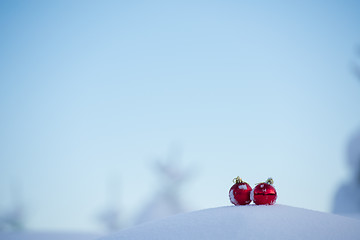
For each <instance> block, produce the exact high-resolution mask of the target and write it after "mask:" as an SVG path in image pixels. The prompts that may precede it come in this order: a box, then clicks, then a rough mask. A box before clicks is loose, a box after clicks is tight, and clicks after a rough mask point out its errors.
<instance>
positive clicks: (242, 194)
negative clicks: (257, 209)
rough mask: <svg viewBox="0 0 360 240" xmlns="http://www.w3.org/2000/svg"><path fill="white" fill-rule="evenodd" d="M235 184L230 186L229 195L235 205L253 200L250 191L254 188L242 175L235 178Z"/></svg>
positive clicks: (245, 203)
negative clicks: (242, 178)
mask: <svg viewBox="0 0 360 240" xmlns="http://www.w3.org/2000/svg"><path fill="white" fill-rule="evenodd" d="M234 182H235V184H234V185H233V186H232V187H231V188H230V191H229V197H230V201H231V203H232V204H234V205H247V204H249V203H250V202H251V199H250V192H251V190H252V188H251V187H250V185H249V184H247V183H246V182H244V181H243V180H241V178H240V177H237V178H235V179H234Z"/></svg>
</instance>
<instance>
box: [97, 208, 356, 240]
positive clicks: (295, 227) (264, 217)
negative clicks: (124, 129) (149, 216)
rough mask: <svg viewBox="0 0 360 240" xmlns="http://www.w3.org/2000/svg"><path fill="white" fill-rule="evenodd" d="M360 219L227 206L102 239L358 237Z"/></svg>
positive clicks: (121, 232) (169, 219)
mask: <svg viewBox="0 0 360 240" xmlns="http://www.w3.org/2000/svg"><path fill="white" fill-rule="evenodd" d="M359 236H360V221H359V220H356V219H352V218H347V217H343V216H338V215H334V214H330V213H322V212H317V211H312V210H306V209H302V208H295V207H289V206H285V205H279V204H276V205H272V206H256V205H254V204H251V205H247V206H227V207H219V208H212V209H206V210H201V211H195V212H190V213H184V214H178V215H175V216H171V217H168V218H164V219H161V220H157V221H152V222H148V223H145V224H142V225H138V226H134V227H132V228H128V229H125V230H122V231H120V232H118V233H116V234H113V235H111V236H108V237H104V238H101V239H100V240H123V239H127V240H140V239H141V240H143V239H147V240H155V239H157V240H159V239H170V240H180V239H181V240H183V239H187V240H195V239H196V240H198V239H206V240H223V239H253V240H255V239H259V240H264V239H267V240H271V239H276V240H288V239H292V240H296V239H306V240H312V239H314V240H315V239H316V240H322V239H323V240H329V239H332V240H336V239H339V240H345V239H359Z"/></svg>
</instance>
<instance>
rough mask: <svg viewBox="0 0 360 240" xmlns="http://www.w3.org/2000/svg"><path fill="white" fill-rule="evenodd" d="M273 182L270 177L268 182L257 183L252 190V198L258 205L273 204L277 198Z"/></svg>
mask: <svg viewBox="0 0 360 240" xmlns="http://www.w3.org/2000/svg"><path fill="white" fill-rule="evenodd" d="M273 183H274V181H273V179H272V178H269V179H268V180H266V182H263V183H259V184H258V185H256V187H254V189H253V190H252V191H251V200H252V201H254V203H255V204H256V205H273V204H274V203H275V202H276V198H277V193H276V190H275V188H274V187H273V186H272V184H273Z"/></svg>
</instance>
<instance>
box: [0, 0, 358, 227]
mask: <svg viewBox="0 0 360 240" xmlns="http://www.w3.org/2000/svg"><path fill="white" fill-rule="evenodd" d="M359 11H360V3H359V2H358V1H317V2H316V3H314V1H298V3H290V2H288V1H171V2H169V1H128V2H125V1H2V2H1V3H0V36H1V37H0V53H1V54H0V111H1V118H0V143H1V148H0V164H1V165H0V166H1V167H0V194H1V196H2V200H1V201H0V210H1V209H5V208H6V207H8V206H10V205H11V204H10V203H11V200H10V199H11V197H10V185H12V184H17V185H20V186H21V189H22V196H23V200H24V203H25V205H26V207H27V210H28V212H29V219H28V220H29V228H31V229H59V230H76V229H80V230H93V229H97V228H98V227H97V222H96V220H94V218H95V215H96V214H97V213H98V212H99V211H101V210H102V209H103V208H104V206H105V205H106V204H107V201H108V185H109V182H113V181H114V182H117V184H118V185H119V206H120V207H121V208H122V209H123V213H124V217H125V218H129V219H131V218H132V217H133V216H134V215H136V213H138V211H139V210H140V208H141V207H142V206H143V204H145V203H146V201H147V200H148V199H149V198H150V197H151V195H152V194H154V193H155V192H156V182H157V179H156V176H154V171H153V170H152V168H151V167H152V164H153V161H154V159H155V158H158V157H160V158H161V157H166V155H167V154H168V152H169V149H171V148H172V146H177V147H179V148H181V149H182V153H183V154H182V163H181V164H180V165H182V166H183V167H184V168H194V169H196V170H194V171H195V173H196V176H195V177H193V179H192V180H191V183H189V184H187V185H184V188H183V195H182V197H183V200H184V202H185V203H187V204H188V205H189V208H191V209H202V208H208V207H217V206H222V205H229V204H230V203H229V200H228V195H227V194H228V190H229V188H230V187H231V185H232V179H233V178H234V177H236V176H237V175H240V176H241V177H243V178H244V180H247V181H248V182H249V183H250V184H251V185H252V186H253V185H254V184H255V183H258V182H260V181H263V180H266V178H267V177H269V176H272V177H273V178H274V180H275V185H276V187H277V189H278V193H279V198H278V202H279V203H282V204H287V205H291V206H297V207H304V208H310V209H315V210H320V211H330V210H331V204H332V199H331V198H332V197H333V195H334V193H335V191H336V188H337V187H338V186H339V184H340V183H341V182H342V181H344V180H346V178H347V168H346V164H345V161H344V157H345V154H344V151H345V150H344V149H345V146H346V141H347V139H348V137H349V136H350V134H351V133H352V132H354V131H355V130H356V129H357V128H358V127H359V126H360V108H359V103H360V84H359V82H358V81H357V80H356V78H355V77H354V75H353V73H352V72H351V66H352V64H353V63H355V62H360V61H358V59H357V55H356V47H357V46H359V44H360V32H359V28H358V26H360V14H359Z"/></svg>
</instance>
